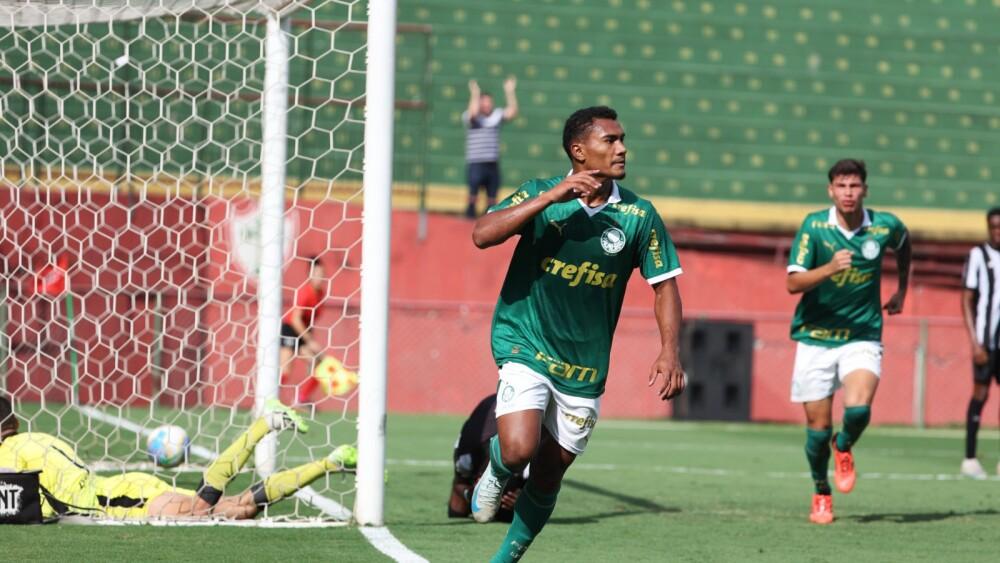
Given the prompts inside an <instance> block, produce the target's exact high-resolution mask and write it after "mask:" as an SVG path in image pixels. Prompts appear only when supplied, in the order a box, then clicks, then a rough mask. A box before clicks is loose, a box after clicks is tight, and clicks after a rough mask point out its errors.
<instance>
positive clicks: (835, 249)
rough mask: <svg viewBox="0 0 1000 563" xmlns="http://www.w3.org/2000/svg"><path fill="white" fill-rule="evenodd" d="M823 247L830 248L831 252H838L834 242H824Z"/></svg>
mask: <svg viewBox="0 0 1000 563" xmlns="http://www.w3.org/2000/svg"><path fill="white" fill-rule="evenodd" d="M823 246H825V247H827V248H829V249H830V251H831V252H836V251H837V247H836V246H835V245H834V244H833V243H832V242H827V241H825V240H824V241H823Z"/></svg>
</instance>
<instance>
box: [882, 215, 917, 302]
mask: <svg viewBox="0 0 1000 563" xmlns="http://www.w3.org/2000/svg"><path fill="white" fill-rule="evenodd" d="M912 256H913V248H912V246H911V245H910V237H909V234H908V233H906V231H905V230H904V232H903V242H902V243H901V244H900V245H899V247H898V248H896V269H897V270H898V275H899V285H898V286H897V288H896V293H894V294H893V296H892V297H890V298H889V301H888V302H886V304H885V306H884V307H882V308H883V309H885V311H886V312H887V313H889V314H890V315H898V314H899V313H901V312H902V311H903V302H904V301H906V290H907V289H908V288H909V287H910V262H911V258H912Z"/></svg>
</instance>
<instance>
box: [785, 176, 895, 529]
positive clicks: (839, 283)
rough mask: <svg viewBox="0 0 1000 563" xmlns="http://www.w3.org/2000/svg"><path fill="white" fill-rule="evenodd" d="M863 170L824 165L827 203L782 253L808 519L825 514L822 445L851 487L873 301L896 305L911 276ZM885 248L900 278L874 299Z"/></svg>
mask: <svg viewBox="0 0 1000 563" xmlns="http://www.w3.org/2000/svg"><path fill="white" fill-rule="evenodd" d="M867 175H868V174H867V171H866V170H865V163H864V162H863V161H860V160H852V159H847V160H841V161H839V162H837V163H836V164H834V165H833V168H831V169H830V172H829V174H828V176H829V179H830V184H829V185H828V186H827V193H828V194H829V195H830V199H831V200H833V207H830V208H829V209H824V210H821V211H816V212H814V213H810V214H809V215H807V216H806V219H805V221H803V223H802V227H800V228H799V232H798V234H797V235H796V236H795V242H794V243H792V249H791V254H790V256H789V258H788V278H787V285H788V291H789V293H793V294H794V293H801V294H802V299H801V300H800V301H799V305H798V307H796V308H795V317H794V318H793V319H792V329H791V335H792V339H793V340H796V341H797V342H798V345H797V348H796V352H795V368H794V373H793V375H792V401H794V402H797V403H802V406H803V407H805V413H806V458H807V459H808V460H809V468H810V470H811V472H812V477H813V480H814V482H815V487H816V490H815V494H814V495H813V502H812V511H811V513H810V516H809V519H810V520H811V521H812V522H815V523H817V524H829V523H830V522H832V521H833V502H832V497H831V494H830V493H831V490H830V484H829V483H828V482H827V465H828V463H829V460H830V451H831V448H832V450H833V453H834V457H835V460H834V481H835V482H836V485H837V489H838V490H839V491H840V492H842V493H849V492H851V490H852V489H853V488H854V481H855V472H854V456H853V454H852V453H851V446H853V445H854V444H855V443H856V442H857V441H858V438H860V437H861V433H862V432H863V431H864V429H865V427H866V426H867V425H868V421H869V419H870V418H871V404H872V400H873V399H874V398H875V390H876V389H877V388H878V382H879V376H880V375H881V371H882V309H885V310H886V311H888V312H889V314H890V315H895V314H897V313H899V312H900V311H902V310H903V301H904V300H905V299H906V289H907V285H908V283H909V277H910V276H909V273H910V240H909V237H908V236H907V231H906V227H905V226H904V225H903V223H902V222H901V221H900V220H899V219H898V218H896V216H895V215H893V214H891V213H886V212H883V211H873V210H871V209H867V208H865V207H864V205H863V202H864V199H865V196H866V195H868V185H867V184H866V183H865V182H866V179H867ZM887 248H892V249H893V250H894V251H895V254H896V264H897V266H898V269H899V286H898V289H897V290H896V293H895V294H894V295H893V296H892V297H891V298H890V299H889V302H888V303H886V305H885V307H881V302H882V300H881V294H880V289H881V283H880V282H881V278H882V256H883V254H884V253H885V250H886V249H887ZM841 386H842V387H843V388H844V394H843V397H844V407H845V408H844V422H843V427H842V428H841V430H840V432H838V433H836V434H834V433H833V431H832V427H833V421H832V406H833V393H834V392H835V391H836V390H837V389H838V388H839V387H841ZM831 438H832V440H831Z"/></svg>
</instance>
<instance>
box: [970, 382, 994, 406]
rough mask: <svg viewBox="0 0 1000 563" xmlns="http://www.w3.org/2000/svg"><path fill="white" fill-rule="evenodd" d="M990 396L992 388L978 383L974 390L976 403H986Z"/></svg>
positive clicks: (973, 396) (973, 395)
mask: <svg viewBox="0 0 1000 563" xmlns="http://www.w3.org/2000/svg"><path fill="white" fill-rule="evenodd" d="M989 396H990V388H989V387H987V386H986V385H979V384H978V383H977V384H976V385H975V386H974V387H973V388H972V398H973V399H975V400H976V401H980V402H986V398H987V397H989Z"/></svg>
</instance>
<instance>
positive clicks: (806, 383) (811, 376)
mask: <svg viewBox="0 0 1000 563" xmlns="http://www.w3.org/2000/svg"><path fill="white" fill-rule="evenodd" d="M859 369H864V370H868V371H870V372H872V373H874V374H875V377H881V376H882V343H880V342H873V341H861V342H850V343H848V344H844V345H842V346H836V347H834V348H828V347H826V346H815V345H813V344H805V343H803V342H799V343H798V347H797V348H796V349H795V370H794V372H793V373H792V402H795V403H805V402H808V401H818V400H820V399H825V398H827V397H829V396H831V395H833V392H834V391H836V390H837V389H839V388H840V386H841V385H842V384H843V381H844V377H846V376H847V374H849V373H851V372H852V371H856V370H859Z"/></svg>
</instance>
